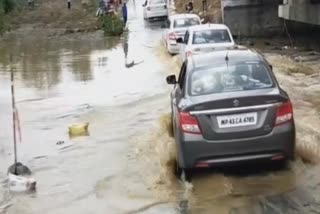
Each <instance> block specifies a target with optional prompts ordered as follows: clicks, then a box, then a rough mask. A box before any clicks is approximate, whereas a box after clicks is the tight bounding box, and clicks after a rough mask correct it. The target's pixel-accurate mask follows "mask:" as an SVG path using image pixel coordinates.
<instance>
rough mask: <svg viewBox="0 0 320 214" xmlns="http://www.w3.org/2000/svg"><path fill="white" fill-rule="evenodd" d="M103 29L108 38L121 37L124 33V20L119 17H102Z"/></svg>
mask: <svg viewBox="0 0 320 214" xmlns="http://www.w3.org/2000/svg"><path fill="white" fill-rule="evenodd" d="M101 22H102V29H103V31H104V34H105V35H106V36H120V35H121V34H122V33H123V26H124V23H123V20H122V19H121V18H120V17H119V16H118V15H114V16H102V17H101Z"/></svg>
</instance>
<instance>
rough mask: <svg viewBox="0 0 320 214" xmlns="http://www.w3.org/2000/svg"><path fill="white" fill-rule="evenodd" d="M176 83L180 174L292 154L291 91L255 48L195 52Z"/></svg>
mask: <svg viewBox="0 0 320 214" xmlns="http://www.w3.org/2000/svg"><path fill="white" fill-rule="evenodd" d="M167 83H168V84H173V85H174V89H173V91H172V93H171V109H172V121H173V133H174V138H175V142H176V146H177V173H178V174H179V175H181V174H184V175H185V176H187V177H189V176H190V174H188V173H190V171H188V170H189V169H192V168H207V167H212V166H217V165H220V164H227V163H232V162H241V161H249V160H270V161H283V163H285V162H286V161H287V160H289V159H293V158H294V150H295V123H294V118H293V110H292V104H291V101H290V98H289V96H288V94H287V93H286V92H285V91H284V90H283V89H282V88H281V87H280V85H279V84H278V82H277V80H276V78H275V75H274V74H273V72H272V67H271V65H269V64H268V62H267V61H266V60H265V59H264V58H263V57H262V56H261V55H260V54H259V53H257V52H255V51H252V50H248V49H236V48H229V50H220V51H214V52H211V53H204V54H199V55H192V56H190V57H188V58H186V60H185V61H184V63H183V65H182V67H181V71H180V74H179V78H178V80H176V77H175V75H171V76H168V77H167Z"/></svg>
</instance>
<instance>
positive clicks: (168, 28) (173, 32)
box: [161, 14, 201, 54]
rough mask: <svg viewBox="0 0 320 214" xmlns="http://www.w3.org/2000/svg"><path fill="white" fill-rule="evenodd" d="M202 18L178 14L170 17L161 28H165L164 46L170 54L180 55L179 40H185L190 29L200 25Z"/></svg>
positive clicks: (194, 15)
mask: <svg viewBox="0 0 320 214" xmlns="http://www.w3.org/2000/svg"><path fill="white" fill-rule="evenodd" d="M200 24H201V20H200V17H199V16H198V15H196V14H176V15H172V16H169V18H168V20H167V21H166V22H165V23H164V24H163V25H162V26H161V27H162V28H164V33H163V38H162V40H163V44H164V45H165V47H166V48H167V50H168V52H169V53H170V54H177V53H179V46H178V44H177V39H178V38H183V37H184V35H185V34H186V31H187V29H188V27H191V26H194V25H200Z"/></svg>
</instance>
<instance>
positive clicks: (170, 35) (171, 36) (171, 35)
mask: <svg viewBox="0 0 320 214" xmlns="http://www.w3.org/2000/svg"><path fill="white" fill-rule="evenodd" d="M168 38H169V40H177V37H176V34H175V33H173V32H171V33H169V35H168Z"/></svg>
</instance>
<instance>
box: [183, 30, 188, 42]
mask: <svg viewBox="0 0 320 214" xmlns="http://www.w3.org/2000/svg"><path fill="white" fill-rule="evenodd" d="M183 42H184V43H185V44H188V42H189V31H187V32H186V34H185V35H184V39H183Z"/></svg>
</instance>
